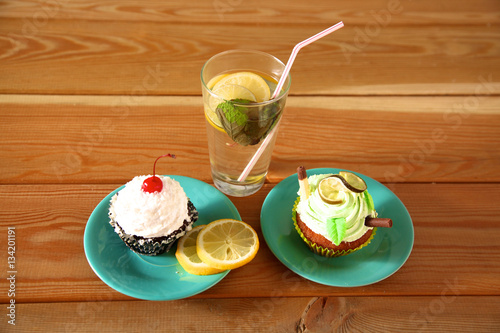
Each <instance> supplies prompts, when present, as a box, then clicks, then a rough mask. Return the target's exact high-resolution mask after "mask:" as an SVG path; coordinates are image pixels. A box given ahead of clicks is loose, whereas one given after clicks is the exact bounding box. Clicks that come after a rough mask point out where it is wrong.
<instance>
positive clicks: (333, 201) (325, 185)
mask: <svg viewBox="0 0 500 333" xmlns="http://www.w3.org/2000/svg"><path fill="white" fill-rule="evenodd" d="M343 189H344V185H343V184H342V181H341V180H340V179H339V178H337V177H327V178H324V179H322V180H321V181H320V182H319V185H318V191H319V196H320V197H321V200H323V201H324V202H326V203H327V204H330V205H337V204H341V203H342V202H344V192H343Z"/></svg>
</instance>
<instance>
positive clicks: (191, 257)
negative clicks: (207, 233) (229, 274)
mask: <svg viewBox="0 0 500 333" xmlns="http://www.w3.org/2000/svg"><path fill="white" fill-rule="evenodd" d="M204 227H205V226H204V225H200V226H197V227H195V228H193V229H191V230H190V231H188V232H187V233H186V234H185V235H184V236H182V237H181V238H180V239H179V241H178V242H177V251H176V252H175V257H176V258H177V260H178V261H179V264H180V265H181V266H182V268H184V270H185V271H186V272H188V273H191V274H195V275H212V274H217V273H220V272H223V271H224V270H222V269H217V268H213V267H210V266H209V265H207V264H205V263H204V262H203V261H201V259H200V257H198V254H197V253H196V238H197V237H198V234H199V233H200V231H201V230H202V229H203V228H204Z"/></svg>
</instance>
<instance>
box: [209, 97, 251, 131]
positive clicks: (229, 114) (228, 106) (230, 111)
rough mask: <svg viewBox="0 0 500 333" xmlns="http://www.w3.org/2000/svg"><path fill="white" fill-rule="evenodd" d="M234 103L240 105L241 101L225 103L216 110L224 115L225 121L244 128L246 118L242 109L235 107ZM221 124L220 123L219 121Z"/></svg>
mask: <svg viewBox="0 0 500 333" xmlns="http://www.w3.org/2000/svg"><path fill="white" fill-rule="evenodd" d="M233 102H235V103H242V101H238V100H235V101H225V102H222V103H220V104H219V105H218V106H217V109H218V110H219V109H220V111H219V112H221V113H223V114H224V117H225V119H226V120H227V121H228V122H230V123H236V124H237V125H238V126H245V124H246V123H247V120H248V116H247V115H246V114H245V112H244V108H242V107H240V106H235V105H234V104H233ZM221 122H222V121H221Z"/></svg>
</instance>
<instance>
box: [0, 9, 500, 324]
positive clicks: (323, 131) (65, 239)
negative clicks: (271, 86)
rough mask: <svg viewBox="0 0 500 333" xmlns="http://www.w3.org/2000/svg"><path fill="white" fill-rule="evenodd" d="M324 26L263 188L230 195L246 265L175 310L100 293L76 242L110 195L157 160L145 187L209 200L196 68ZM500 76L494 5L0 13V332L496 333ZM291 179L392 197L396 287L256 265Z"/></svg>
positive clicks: (269, 260)
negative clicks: (376, 186)
mask: <svg viewBox="0 0 500 333" xmlns="http://www.w3.org/2000/svg"><path fill="white" fill-rule="evenodd" d="M341 20H342V21H343V22H344V24H345V27H344V28H343V29H341V30H339V31H337V32H335V33H334V34H332V35H330V36H328V37H326V38H323V39H321V40H319V41H317V42H315V43H314V44H312V45H309V46H307V47H306V48H304V49H303V50H302V51H301V52H300V54H299V55H298V57H297V58H296V60H295V63H294V66H293V68H292V71H291V75H292V87H291V90H290V95H289V97H288V100H287V107H286V111H285V114H284V116H283V121H282V123H281V128H280V130H279V132H278V138H277V140H276V146H275V149H274V151H273V156H272V162H271V166H270V170H269V174H268V176H267V179H266V183H265V185H264V187H263V189H262V190H261V191H259V192H258V193H257V194H255V195H252V196H250V197H247V198H233V197H230V200H231V201H232V202H233V203H234V204H235V206H236V207H237V209H238V211H239V213H240V215H241V217H242V219H243V220H244V221H246V222H248V223H249V224H250V225H251V226H252V227H254V228H255V229H256V230H257V232H258V235H259V237H260V240H261V248H260V250H259V252H258V254H257V256H256V258H255V259H254V260H253V261H252V262H251V263H249V264H248V265H246V266H244V267H241V268H239V269H236V270H233V271H231V272H230V273H229V274H228V275H227V276H226V277H225V278H224V279H223V280H222V281H220V282H219V283H218V284H217V285H215V286H214V287H212V288H210V289H208V290H206V291H204V292H202V293H200V294H197V295H194V296H192V297H190V298H188V299H182V300H175V301H159V302H148V301H141V300H137V299H134V298H132V297H129V296H126V295H123V294H121V293H119V292H117V291H115V290H114V289H112V288H110V287H109V286H107V285H106V284H105V283H104V282H102V281H101V280H100V279H99V278H98V277H97V276H96V274H95V273H94V272H93V270H92V268H91V267H90V266H89V264H88V262H87V260H86V257H85V253H84V248H83V234H84V231H85V227H86V223H87V220H88V218H89V216H90V214H91V213H92V211H93V209H94V207H95V206H96V205H97V204H98V203H99V202H100V201H101V200H102V199H103V198H104V197H105V196H106V195H107V194H108V193H110V192H111V191H113V190H114V189H116V188H117V187H119V186H121V185H123V184H124V183H125V182H127V181H128V180H130V179H131V178H133V177H134V176H136V175H139V174H147V173H150V172H151V168H152V163H153V161H154V159H155V158H156V157H157V156H159V155H161V154H164V153H167V152H171V153H175V154H176V155H177V156H178V158H177V159H176V160H175V161H171V162H169V163H168V164H165V163H164V164H162V163H160V164H159V165H158V168H157V170H158V173H162V174H173V175H183V176H188V177H193V178H197V179H200V180H202V181H205V182H207V183H209V184H212V180H211V174H210V167H209V158H208V149H207V141H206V125H205V120H204V115H203V113H202V112H203V111H202V101H201V84H200V80H199V75H200V70H201V67H202V66H203V64H204V62H205V61H206V60H208V59H209V58H210V57H211V56H212V55H214V54H216V53H218V52H221V51H225V50H228V49H234V48H246V49H257V50H261V51H264V52H268V53H271V54H273V55H275V56H277V57H278V58H279V59H281V60H282V61H283V62H286V61H287V60H288V57H289V55H290V52H291V50H292V48H293V46H294V45H295V44H296V43H297V42H299V41H301V40H303V39H305V38H307V37H309V36H311V35H313V34H315V33H317V32H319V31H321V30H323V29H325V28H327V27H329V26H331V25H333V24H335V23H337V22H339V21H341ZM499 64H500V2H499V1H498V0H478V1H454V0H443V1H431V0H421V1H411V0H369V1H368V0H363V1H356V2H353V1H348V0H339V1H335V2H331V1H326V0H312V1H307V2H304V1H299V0H291V1H288V0H277V1H262V0H256V1H241V0H212V1H202V0H193V1H190V2H189V3H187V2H180V1H155V0H145V1H133V0H125V1H117V0H102V1H99V2H95V1H94V2H93V1H90V2H89V1H83V0H71V1H69V0H3V1H0V304H1V305H2V309H3V310H0V318H3V319H1V320H0V332H116V331H123V332H136V331H147V332H164V331H167V332H171V331H175V332H302V333H305V332H474V333H476V332H499V331H500V278H499V276H500V245H499V243H498V239H499V238H500V218H499V216H500V208H499V205H498V199H499V198H500V190H499V186H498V185H499V183H500V148H499V147H500V79H499V78H500V66H499ZM299 165H304V166H305V167H306V168H308V169H313V168H320V167H335V168H342V169H347V170H354V171H357V172H360V173H362V174H364V175H367V176H369V177H371V178H374V179H375V180H377V181H379V182H381V183H383V184H384V185H386V186H387V187H389V189H391V190H392V191H393V192H394V193H395V194H396V195H397V196H398V197H399V198H400V199H401V201H402V202H403V203H404V205H405V206H406V208H407V209H408V211H409V213H410V215H411V218H412V222H413V226H414V232H415V240H414V247H413V250H412V253H411V255H410V257H409V259H408V260H407V262H406V263H405V264H404V266H403V267H402V268H401V269H400V270H399V271H397V272H396V273H395V274H393V275H391V276H390V277H388V278H387V279H385V280H383V281H380V282H378V283H375V284H372V285H368V286H363V287H356V288H340V287H329V286H325V285H321V284H318V283H314V282H312V281H309V280H307V279H305V278H302V277H301V276H299V275H297V274H295V273H293V272H292V271H291V270H289V269H288V268H287V267H286V266H285V265H283V264H282V263H281V262H280V261H279V260H278V259H277V258H276V257H275V256H274V255H273V253H272V252H271V250H270V249H269V247H268V246H267V244H266V243H265V241H264V238H263V235H262V231H261V227H260V211H261V208H262V205H263V202H264V200H265V198H266V196H267V195H268V193H269V192H270V191H271V190H272V189H273V188H274V187H275V186H276V185H277V184H278V183H279V182H280V181H282V180H283V179H284V178H286V177H288V176H290V175H292V174H294V173H295V171H296V168H297V166H299ZM396 222H397V221H396ZM9 226H14V227H15V230H16V239H15V242H16V244H15V246H16V252H15V257H16V273H15V275H16V281H15V291H16V293H15V297H13V296H12V295H9V288H12V285H11V282H10V281H9V280H8V279H7V277H8V257H9V256H10V254H9V250H8V241H7V240H8V238H7V234H8V227H9ZM13 299H14V300H15V305H16V310H15V314H16V325H15V326H14V325H11V324H9V323H8V320H9V317H8V314H9V311H10V310H9V309H7V306H8V305H9V304H10V303H11V302H12V300H13Z"/></svg>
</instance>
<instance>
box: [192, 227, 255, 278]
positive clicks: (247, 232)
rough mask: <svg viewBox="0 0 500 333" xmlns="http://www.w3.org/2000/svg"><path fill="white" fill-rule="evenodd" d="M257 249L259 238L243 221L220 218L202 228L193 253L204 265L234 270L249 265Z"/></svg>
mask: <svg viewBox="0 0 500 333" xmlns="http://www.w3.org/2000/svg"><path fill="white" fill-rule="evenodd" d="M258 250H259V237H258V236H257V233H256V232H255V230H254V229H253V228H252V227H251V226H249V225H248V224H246V223H245V222H242V221H238V220H233V219H222V220H217V221H213V222H211V223H209V224H207V225H206V226H205V228H203V229H202V230H201V231H200V233H199V234H198V237H197V239H196V252H197V254H198V256H199V257H200V259H201V260H202V261H203V262H204V263H205V264H207V265H208V266H211V267H215V268H218V269H223V270H226V269H234V268H238V267H241V266H243V265H245V264H247V263H249V262H250V261H251V260H252V259H253V258H254V257H255V255H256V254H257V251H258Z"/></svg>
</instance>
